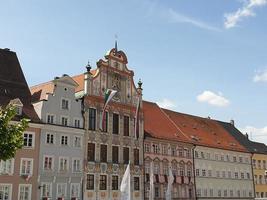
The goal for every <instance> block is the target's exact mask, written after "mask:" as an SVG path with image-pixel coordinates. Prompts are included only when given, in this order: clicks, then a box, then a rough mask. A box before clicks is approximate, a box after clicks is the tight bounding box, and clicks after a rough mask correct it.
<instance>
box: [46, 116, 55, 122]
mask: <svg viewBox="0 0 267 200" xmlns="http://www.w3.org/2000/svg"><path fill="white" fill-rule="evenodd" d="M46 122H47V123H48V124H54V123H55V116H54V115H50V114H49V115H47V119H46Z"/></svg>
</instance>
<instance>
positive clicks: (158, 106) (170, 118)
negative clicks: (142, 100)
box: [156, 104, 190, 141]
mask: <svg viewBox="0 0 267 200" xmlns="http://www.w3.org/2000/svg"><path fill="white" fill-rule="evenodd" d="M156 105H158V104H156ZM158 107H159V106H158ZM159 109H160V111H161V112H162V113H163V114H164V115H165V116H166V117H167V118H168V120H169V121H170V122H171V123H172V124H173V125H174V126H175V128H176V129H177V130H178V131H180V132H181V133H182V134H183V136H185V137H186V138H187V139H188V140H189V141H190V138H189V137H188V136H187V135H186V134H185V133H184V132H183V131H182V130H181V129H180V128H179V127H178V126H177V124H176V123H175V122H174V121H173V120H172V119H171V118H170V116H169V115H167V113H165V112H164V111H163V110H162V108H161V107H159Z"/></svg>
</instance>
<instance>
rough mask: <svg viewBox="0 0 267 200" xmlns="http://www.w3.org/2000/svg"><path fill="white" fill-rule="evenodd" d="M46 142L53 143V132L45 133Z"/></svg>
mask: <svg viewBox="0 0 267 200" xmlns="http://www.w3.org/2000/svg"><path fill="white" fill-rule="evenodd" d="M46 144H54V134H51V133H47V134H46Z"/></svg>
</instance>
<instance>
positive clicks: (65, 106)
mask: <svg viewBox="0 0 267 200" xmlns="http://www.w3.org/2000/svg"><path fill="white" fill-rule="evenodd" d="M61 108H62V109H64V110H68V109H69V100H67V99H62V101H61Z"/></svg>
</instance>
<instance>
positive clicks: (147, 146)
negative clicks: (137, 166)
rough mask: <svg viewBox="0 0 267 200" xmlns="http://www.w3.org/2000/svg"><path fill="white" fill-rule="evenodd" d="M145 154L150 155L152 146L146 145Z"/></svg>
mask: <svg viewBox="0 0 267 200" xmlns="http://www.w3.org/2000/svg"><path fill="white" fill-rule="evenodd" d="M145 152H146V153H150V144H145Z"/></svg>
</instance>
